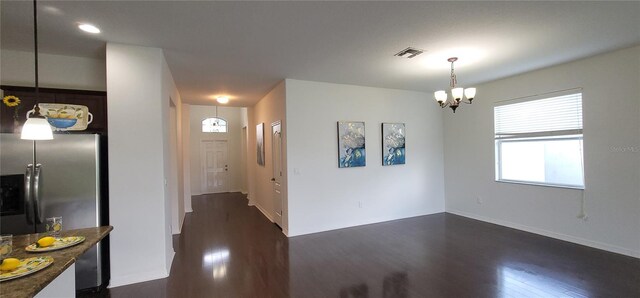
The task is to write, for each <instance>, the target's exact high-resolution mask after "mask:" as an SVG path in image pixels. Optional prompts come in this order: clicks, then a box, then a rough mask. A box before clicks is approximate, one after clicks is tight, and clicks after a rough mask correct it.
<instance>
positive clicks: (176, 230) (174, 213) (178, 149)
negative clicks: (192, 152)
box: [162, 56, 185, 234]
mask: <svg viewBox="0 0 640 298" xmlns="http://www.w3.org/2000/svg"><path fill="white" fill-rule="evenodd" d="M162 98H164V99H165V106H166V108H167V116H166V118H165V119H167V120H166V121H164V124H165V125H166V126H167V127H166V129H167V130H166V131H167V136H166V139H165V140H166V143H165V146H166V147H165V150H166V151H165V154H167V155H166V156H168V158H167V159H166V160H167V161H168V162H169V164H168V165H165V177H167V178H168V181H167V192H166V193H165V195H168V199H169V201H170V202H171V232H172V234H180V231H181V229H182V222H183V220H184V215H185V208H184V207H185V206H184V205H185V204H184V171H183V170H184V167H183V164H184V163H183V153H182V142H183V137H182V98H181V97H180V93H179V92H178V89H177V88H176V84H175V82H174V81H173V76H172V75H171V70H170V69H169V65H168V64H167V62H166V61H165V60H164V56H163V62H162Z"/></svg>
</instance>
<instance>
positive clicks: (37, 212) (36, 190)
mask: <svg viewBox="0 0 640 298" xmlns="http://www.w3.org/2000/svg"><path fill="white" fill-rule="evenodd" d="M41 178H42V165H41V164H37V165H36V166H35V170H34V174H33V205H34V206H33V210H34V213H33V217H34V218H35V220H36V224H41V223H42V222H44V218H42V212H41V207H40V205H41V204H40V184H41V183H42V181H40V180H41Z"/></svg>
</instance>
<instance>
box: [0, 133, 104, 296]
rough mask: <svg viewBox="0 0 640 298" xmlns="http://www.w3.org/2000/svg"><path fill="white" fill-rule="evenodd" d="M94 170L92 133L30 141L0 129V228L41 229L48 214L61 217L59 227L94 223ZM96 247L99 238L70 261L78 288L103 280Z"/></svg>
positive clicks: (16, 231)
mask: <svg viewBox="0 0 640 298" xmlns="http://www.w3.org/2000/svg"><path fill="white" fill-rule="evenodd" d="M100 172H101V171H100V136H99V135H97V134H56V135H55V136H54V139H53V140H48V141H35V142H34V141H29V140H21V139H20V135H19V134H6V133H3V134H0V184H1V188H0V232H2V234H13V235H21V234H30V233H40V232H44V231H45V224H44V222H45V218H47V217H54V216H62V225H63V229H64V230H70V229H79V228H88V227H97V226H100V224H101V210H100V208H101V206H102V205H103V204H101V195H100V194H101V192H100ZM102 250H103V247H102V244H101V243H99V244H98V245H97V246H95V247H93V248H92V249H90V250H89V251H87V252H86V253H85V254H84V255H83V256H81V257H80V258H79V259H78V261H77V262H76V288H77V289H78V290H81V289H87V288H95V287H101V286H102V285H103V283H105V281H104V278H103V273H104V271H103V268H102V267H103V262H102V258H103V257H104V254H103V252H102ZM107 266H108V265H107ZM107 282H108V281H107ZM105 285H106V284H105Z"/></svg>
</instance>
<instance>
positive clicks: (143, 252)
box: [107, 44, 173, 287]
mask: <svg viewBox="0 0 640 298" xmlns="http://www.w3.org/2000/svg"><path fill="white" fill-rule="evenodd" d="M163 60H164V58H163V55H162V50H161V49H156V48H145V47H134V46H127V45H120V44H108V45H107V96H108V100H107V108H108V117H109V220H110V224H111V225H112V226H113V227H114V231H113V232H112V233H111V236H110V239H111V242H110V243H111V286H112V287H117V286H122V285H127V284H131V283H137V282H142V281H147V280H151V279H157V278H163V277H166V276H168V274H169V268H170V266H171V259H172V257H173V249H172V247H171V224H170V219H171V213H170V212H169V210H168V209H169V207H170V203H169V202H168V201H167V200H166V198H165V192H166V191H167V189H166V187H165V179H166V177H165V167H166V164H167V161H166V160H165V159H168V157H167V155H166V152H165V143H166V140H165V139H166V137H167V134H168V127H166V126H165V124H163V122H166V120H167V118H168V117H167V110H168V96H166V95H167V94H164V92H163V89H164V88H165V87H164V86H163V79H162V69H163V67H162V65H163ZM165 96H166V97H165ZM140 108H143V109H144V110H143V111H144V112H141V110H140Z"/></svg>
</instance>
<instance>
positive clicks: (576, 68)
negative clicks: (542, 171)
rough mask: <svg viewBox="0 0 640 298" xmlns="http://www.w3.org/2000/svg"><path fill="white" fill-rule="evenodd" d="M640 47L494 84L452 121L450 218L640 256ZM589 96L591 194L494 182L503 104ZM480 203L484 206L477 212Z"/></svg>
mask: <svg viewBox="0 0 640 298" xmlns="http://www.w3.org/2000/svg"><path fill="white" fill-rule="evenodd" d="M639 57H640V47H635V48H630V49H625V50H621V51H617V52H612V53H607V54H603V55H599V56H595V57H591V58H587V59H584V60H579V61H575V62H571V63H567V64H563V65H559V66H554V67H550V68H546V69H542V70H538V71H533V72H530V73H526V74H522V75H518V76H515V77H510V78H506V79H502V80H498V81H494V82H490V83H487V84H484V85H480V86H477V87H478V95H477V96H476V100H474V103H473V105H470V106H469V105H465V106H463V107H461V108H460V109H458V112H456V114H451V113H450V112H449V111H445V112H444V113H445V115H446V116H445V117H444V127H445V128H444V135H445V137H444V140H445V142H444V146H445V178H446V179H445V181H446V183H445V189H446V203H447V206H446V209H447V212H452V213H456V214H461V215H465V216H469V217H473V218H477V219H481V220H485V221H489V222H493V223H497V224H501V225H505V226H510V227H514V228H518V229H522V230H526V231H530V232H534V233H538V234H542V235H547V236H551V237H555V238H559V239H563V240H567V241H572V242H576V243H581V244H584V245H589V246H593V247H597V248H601V249H605V250H610V251H613V252H618V253H622V254H627V255H632V256H636V257H638V256H640V234H639V231H640V120H639V119H640V100H639V98H638V94H640V87H639V86H640V84H639V83H640V59H639ZM575 87H582V88H584V89H583V95H582V98H583V122H584V167H585V185H586V186H585V190H584V197H585V200H586V213H587V215H588V220H587V221H583V220H581V219H579V218H577V217H576V216H577V215H578V214H579V213H580V200H581V196H582V191H580V190H573V189H562V188H552V187H541V186H529V185H518V184H508V183H497V182H495V181H494V160H495V158H494V140H493V106H494V103H495V102H497V101H502V100H507V99H511V98H517V97H522V96H529V95H535V94H541V93H545V92H550V91H555V90H563V89H569V88H575ZM478 197H480V198H481V200H482V202H483V203H482V204H479V203H477V198H478Z"/></svg>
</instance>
